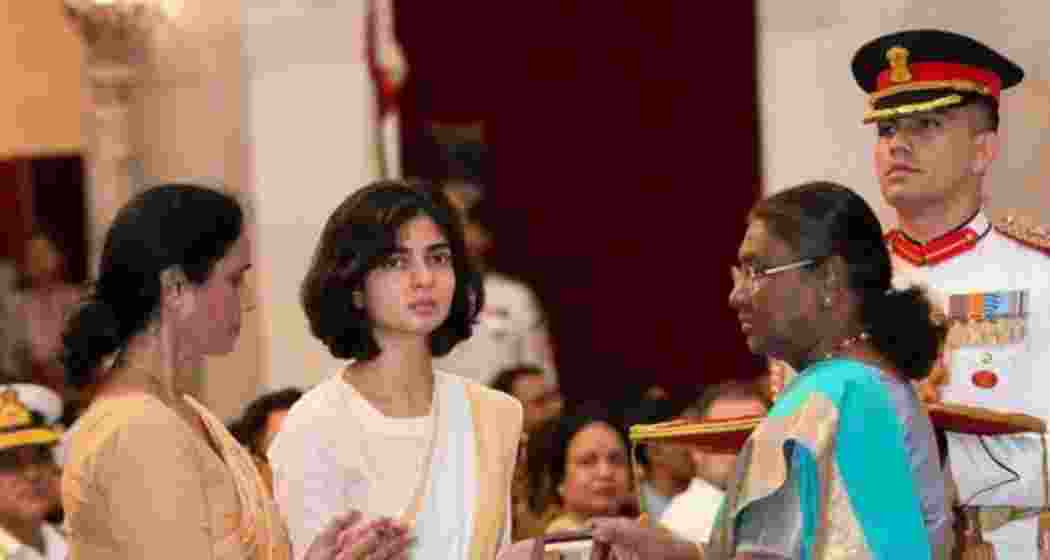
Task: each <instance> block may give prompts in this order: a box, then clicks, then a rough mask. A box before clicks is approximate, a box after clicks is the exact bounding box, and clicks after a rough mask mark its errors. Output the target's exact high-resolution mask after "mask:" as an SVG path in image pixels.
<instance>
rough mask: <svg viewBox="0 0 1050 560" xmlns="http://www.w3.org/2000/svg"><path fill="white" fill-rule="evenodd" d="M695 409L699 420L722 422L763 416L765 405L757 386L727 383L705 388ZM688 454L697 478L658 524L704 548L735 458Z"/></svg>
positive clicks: (693, 451) (695, 451)
mask: <svg viewBox="0 0 1050 560" xmlns="http://www.w3.org/2000/svg"><path fill="white" fill-rule="evenodd" d="M695 407H696V410H697V412H698V414H699V420H725V419H728V418H739V417H742V416H764V415H765V414H766V411H767V409H768V404H767V401H766V399H765V397H764V395H763V394H762V390H761V388H760V387H759V386H758V384H756V383H748V382H742V381H726V382H723V383H720V384H718V385H714V386H712V387H709V388H707V389H706V390H705V391H704V393H703V394H702V395H701V396H700V399H699V400H698V401H697V403H696V405H695ZM690 454H691V456H692V460H693V463H694V465H695V468H696V477H695V478H693V480H692V481H691V483H690V484H689V488H688V489H687V490H686V491H685V492H684V493H682V494H679V495H678V496H676V497H675V498H674V499H673V500H671V504H670V505H669V506H668V507H667V509H666V511H665V512H664V515H663V516H662V517H661V518H660V524H661V525H663V526H664V527H666V528H668V529H670V530H671V532H673V533H674V534H675V535H677V536H679V537H681V538H684V539H688V540H690V541H693V542H695V543H701V544H704V543H707V541H708V538H709V535H710V534H711V528H712V527H713V526H714V522H715V516H716V514H717V513H718V508H719V506H721V504H722V495H723V492H724V491H725V487H726V483H727V481H728V480H729V476H730V474H731V473H732V470H733V467H734V465H735V464H736V455H737V454H736V452H735V451H733V452H722V453H720V452H714V451H705V450H702V449H698V448H691V449H690Z"/></svg>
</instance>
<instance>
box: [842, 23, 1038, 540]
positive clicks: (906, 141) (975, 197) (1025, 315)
mask: <svg viewBox="0 0 1050 560" xmlns="http://www.w3.org/2000/svg"><path fill="white" fill-rule="evenodd" d="M852 69H853V75H854V78H855V79H856V80H857V83H858V84H859V85H860V86H861V88H862V89H864V90H865V91H866V92H868V93H869V95H870V97H869V107H868V110H867V112H866V113H865V115H864V122H865V123H874V124H875V125H876V127H877V131H878V135H877V139H876V144H875V169H876V173H877V174H878V180H879V185H880V188H881V192H882V195H883V197H884V198H885V199H886V201H887V202H888V203H889V204H890V205H891V206H893V207H894V209H895V210H896V213H897V219H898V224H897V227H896V229H893V230H892V231H890V232H889V233H888V235H887V243H888V244H889V246H890V248H891V252H892V254H893V258H894V266H895V271H896V280H895V281H896V283H897V284H898V285H900V286H904V285H911V284H916V283H918V284H923V285H926V286H927V287H928V289H929V290H930V294H931V296H932V298H933V300H934V301H935V302H937V303H939V304H940V306H941V309H942V310H943V312H944V313H945V315H946V318H947V320H949V321H950V322H951V330H950V332H949V337H948V341H947V343H946V347H945V352H944V354H943V357H942V360H941V365H940V368H941V371H940V372H939V374H937V375H934V376H932V377H934V378H935V379H937V380H938V381H937V383H938V385H937V386H936V387H926V388H925V389H927V391H928V392H927V394H928V395H930V396H932V397H933V398H940V399H942V400H943V401H944V402H947V403H960V404H966V405H971V406H979V407H985V408H990V409H996V410H1002V411H1007V412H1021V413H1026V414H1029V415H1033V416H1037V417H1039V418H1042V419H1043V420H1048V419H1050V235H1048V234H1047V230H1046V229H1045V228H1040V227H1037V226H1035V225H1034V224H1032V223H1029V222H1026V221H1025V220H1023V219H1020V218H1016V217H1011V218H1007V219H1004V220H1002V221H999V222H996V223H992V221H990V218H989V217H988V215H987V214H985V212H984V210H983V208H982V200H983V198H984V195H985V194H989V195H991V196H994V190H990V191H989V192H987V193H986V192H985V191H984V188H985V183H984V176H985V173H986V172H987V171H988V169H989V167H990V166H991V164H992V163H993V162H994V161H995V159H996V157H997V156H998V154H999V149H1000V142H999V135H998V126H999V117H998V108H999V98H1000V92H1001V91H1002V90H1004V89H1006V88H1009V87H1011V86H1013V85H1016V84H1017V83H1018V82H1020V81H1021V79H1022V78H1023V76H1024V73H1023V71H1022V70H1021V68H1019V67H1018V66H1017V65H1015V64H1014V63H1012V62H1010V61H1009V60H1008V59H1007V58H1005V57H1004V56H1002V55H1001V54H999V53H997V52H995V51H994V50H992V49H991V48H989V47H987V46H985V45H983V44H981V43H979V42H977V41H975V40H973V39H971V38H969V37H965V36H962V35H958V34H955V33H950V32H946V31H940V30H930V29H925V30H912V31H903V32H899V33H893V34H890V35H886V36H883V37H880V38H878V39H875V40H873V41H871V42H869V43H867V44H865V45H864V46H862V47H861V48H860V49H859V50H858V51H857V53H856V54H855V56H854V58H853V63H852ZM999 188H1002V187H999ZM948 457H949V465H950V468H951V470H952V474H953V477H954V480H955V482H956V485H957V487H958V503H960V504H962V505H964V506H970V507H972V506H979V507H982V509H983V511H982V513H981V515H980V518H981V519H982V520H983V521H984V527H983V529H984V538H985V539H986V540H987V541H988V542H990V543H992V544H993V545H994V547H995V549H996V553H997V555H998V557H999V558H1010V559H1013V558H1018V559H1022V558H1036V557H1037V555H1038V554H1039V553H1038V549H1037V546H1039V543H1040V541H1041V540H1042V539H1045V538H1046V535H1045V534H1042V535H1041V534H1040V532H1041V529H1038V525H1039V524H1038V518H1039V508H1042V507H1043V506H1045V505H1046V498H1047V497H1046V495H1045V494H1046V489H1045V488H1044V484H1045V477H1046V472H1045V468H1046V467H1045V462H1044V461H1045V459H1044V455H1043V441H1042V437H1041V436H1039V435H1038V434H1022V435H1017V436H1007V437H994V438H992V437H984V438H978V437H976V436H970V435H959V434H948ZM989 506H1012V508H1011V509H1007V508H1002V507H989ZM970 511H972V510H970Z"/></svg>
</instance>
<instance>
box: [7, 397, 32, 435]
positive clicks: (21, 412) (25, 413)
mask: <svg viewBox="0 0 1050 560" xmlns="http://www.w3.org/2000/svg"><path fill="white" fill-rule="evenodd" d="M32 421H33V417H32V416H31V415H30V414H29V409H27V408H26V406H25V405H24V404H22V401H21V400H20V399H19V398H18V392H16V391H15V390H14V389H7V390H5V391H4V392H3V393H0V429H4V428H8V429H9V428H15V427H20V426H25V425H27V424H30V423H31V422H32Z"/></svg>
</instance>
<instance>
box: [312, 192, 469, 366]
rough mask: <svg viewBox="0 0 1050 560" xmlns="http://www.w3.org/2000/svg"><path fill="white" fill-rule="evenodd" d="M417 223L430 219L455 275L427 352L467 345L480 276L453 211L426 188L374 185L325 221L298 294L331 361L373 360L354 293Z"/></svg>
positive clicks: (374, 348)
mask: <svg viewBox="0 0 1050 560" xmlns="http://www.w3.org/2000/svg"><path fill="white" fill-rule="evenodd" d="M418 216H427V217H429V218H430V219H431V220H433V221H434V223H435V224H437V226H438V227H439V228H440V229H441V232H442V233H443V234H444V235H445V238H446V239H447V240H448V243H449V246H450V247H451V249H452V266H453V270H454V271H455V275H456V288H455V293H454V294H453V296H452V307H451V309H450V310H449V315H448V317H447V318H446V319H445V322H444V323H442V324H441V325H440V326H439V327H438V328H437V329H435V330H434V332H432V333H431V334H430V351H431V353H432V354H433V355H434V356H444V355H445V354H448V352H449V351H450V350H452V348H453V347H454V346H455V345H456V344H457V343H459V342H460V341H461V340H464V339H466V338H469V337H470V334H471V328H472V326H473V325H474V321H475V319H476V317H477V314H478V311H479V310H480V309H481V306H482V305H484V292H483V289H482V280H481V275H480V273H479V272H478V271H477V270H476V269H475V268H474V267H473V266H472V265H471V263H470V261H469V259H468V257H467V253H466V248H465V247H464V244H463V230H462V225H461V223H460V220H459V219H458V218H457V215H456V211H455V210H454V209H453V208H452V206H451V205H450V204H449V202H448V200H447V199H446V198H445V196H444V195H443V194H440V191H438V190H436V189H434V188H432V187H430V186H429V185H426V184H422V183H408V182H403V181H377V182H374V183H372V184H369V185H367V186H365V187H364V188H362V189H360V190H358V191H356V192H354V193H353V194H352V195H350V196H349V197H347V199H346V200H344V201H343V203H342V204H340V205H339V207H338V208H336V209H335V212H333V213H332V215H331V216H330V217H329V218H328V222H327V223H326V224H325V227H324V231H323V232H322V233H321V240H320V243H319V244H318V246H317V250H316V251H315V252H314V256H313V261H312V262H311V264H310V270H309V271H308V272H307V273H306V278H305V279H304V280H303V284H302V288H301V291H300V299H301V301H302V305H303V310H304V311H305V313H306V317H307V319H308V320H309V321H310V332H311V333H313V335H314V336H316V337H317V338H318V339H320V340H321V342H323V343H324V344H325V346H327V347H328V350H329V352H331V354H332V356H335V357H336V358H342V359H354V360H358V361H368V360H371V359H373V358H375V357H376V356H378V355H379V353H380V348H379V345H378V343H376V341H375V338H374V337H373V335H372V321H371V318H370V317H368V315H367V314H366V312H365V311H364V310H362V309H358V308H357V306H355V305H354V302H353V292H354V290H355V289H360V288H361V287H362V286H363V285H364V280H365V276H366V275H367V274H368V273H369V272H371V271H372V270H373V269H375V268H376V267H377V266H379V264H380V263H382V262H383V260H384V259H385V258H387V257H389V256H390V255H391V254H392V253H393V252H394V251H395V250H396V249H397V241H398V231H399V230H400V229H401V226H403V225H405V224H406V223H408V222H409V221H410V220H412V219H413V218H416V217H418Z"/></svg>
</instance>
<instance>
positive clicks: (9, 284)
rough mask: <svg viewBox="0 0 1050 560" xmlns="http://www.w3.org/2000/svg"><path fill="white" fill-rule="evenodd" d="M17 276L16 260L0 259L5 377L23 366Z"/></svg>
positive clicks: (0, 368)
mask: <svg viewBox="0 0 1050 560" xmlns="http://www.w3.org/2000/svg"><path fill="white" fill-rule="evenodd" d="M17 277H18V272H17V271H16V269H15V263H14V261H12V260H7V259H0V376H3V377H4V378H11V377H14V376H15V375H16V374H17V372H18V370H19V368H20V367H21V364H20V363H19V360H18V356H17V349H18V346H17V344H18V342H19V340H18V339H19V338H20V335H21V332H22V329H23V327H22V325H21V320H20V318H19V317H18V314H17V311H16V305H15V284H16V280H17Z"/></svg>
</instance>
